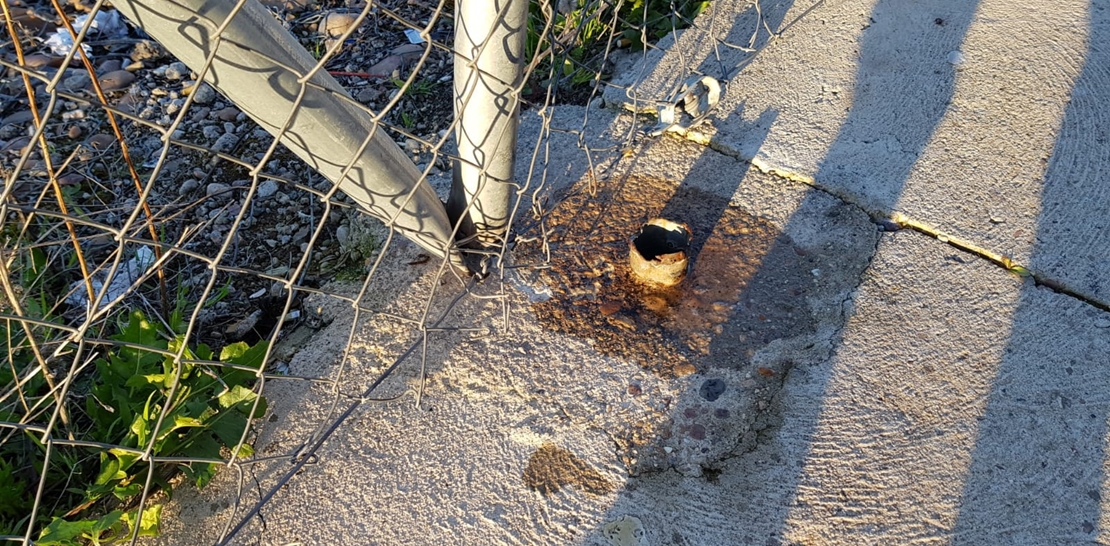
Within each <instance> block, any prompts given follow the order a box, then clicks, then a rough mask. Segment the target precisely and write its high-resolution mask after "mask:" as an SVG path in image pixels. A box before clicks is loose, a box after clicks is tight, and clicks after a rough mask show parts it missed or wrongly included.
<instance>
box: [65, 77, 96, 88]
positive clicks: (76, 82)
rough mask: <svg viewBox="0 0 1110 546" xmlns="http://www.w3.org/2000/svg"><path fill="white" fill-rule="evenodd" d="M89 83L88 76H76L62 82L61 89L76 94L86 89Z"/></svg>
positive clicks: (90, 81)
mask: <svg viewBox="0 0 1110 546" xmlns="http://www.w3.org/2000/svg"><path fill="white" fill-rule="evenodd" d="M91 83H92V80H91V79H90V78H89V75H88V74H76V75H73V76H70V77H68V78H66V79H64V80H62V87H65V88H66V90H67V91H71V92H76V91H81V90H82V89H88V88H89V85H90V84H91Z"/></svg>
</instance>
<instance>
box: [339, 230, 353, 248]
mask: <svg viewBox="0 0 1110 546" xmlns="http://www.w3.org/2000/svg"><path fill="white" fill-rule="evenodd" d="M335 240H336V241H339V245H340V246H347V243H348V242H350V240H351V230H350V229H348V228H347V226H339V227H338V228H335Z"/></svg>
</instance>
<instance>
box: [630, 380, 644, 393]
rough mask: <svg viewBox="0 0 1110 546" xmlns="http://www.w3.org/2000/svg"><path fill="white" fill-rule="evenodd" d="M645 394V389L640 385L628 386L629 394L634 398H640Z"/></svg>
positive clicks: (632, 384) (631, 384)
mask: <svg viewBox="0 0 1110 546" xmlns="http://www.w3.org/2000/svg"><path fill="white" fill-rule="evenodd" d="M643 392H644V390H643V388H641V387H640V386H639V385H637V384H635V383H629V384H628V394H631V395H632V396H639V395H640V394H641V393H643Z"/></svg>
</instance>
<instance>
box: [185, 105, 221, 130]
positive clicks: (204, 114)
mask: <svg viewBox="0 0 1110 546" xmlns="http://www.w3.org/2000/svg"><path fill="white" fill-rule="evenodd" d="M211 111H212V109H210V108H208V107H207V106H199V107H197V109H195V110H193V115H191V116H189V121H192V122H193V123H200V122H202V121H204V120H206V119H208V113H209V112H211ZM216 136H219V135H216ZM212 138H216V137H215V136H214V137H212Z"/></svg>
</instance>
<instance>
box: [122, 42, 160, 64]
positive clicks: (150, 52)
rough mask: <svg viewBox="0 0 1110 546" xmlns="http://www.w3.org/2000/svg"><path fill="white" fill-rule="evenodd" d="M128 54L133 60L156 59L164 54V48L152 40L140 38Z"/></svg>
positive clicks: (145, 60)
mask: <svg viewBox="0 0 1110 546" xmlns="http://www.w3.org/2000/svg"><path fill="white" fill-rule="evenodd" d="M130 56H131V60H132V61H135V62H147V61H157V60H158V59H161V58H163V57H165V56H166V48H164V47H162V45H161V44H159V43H158V42H155V41H153V40H141V41H139V42H138V43H136V44H135V47H133V48H132V49H131V55H130Z"/></svg>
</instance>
